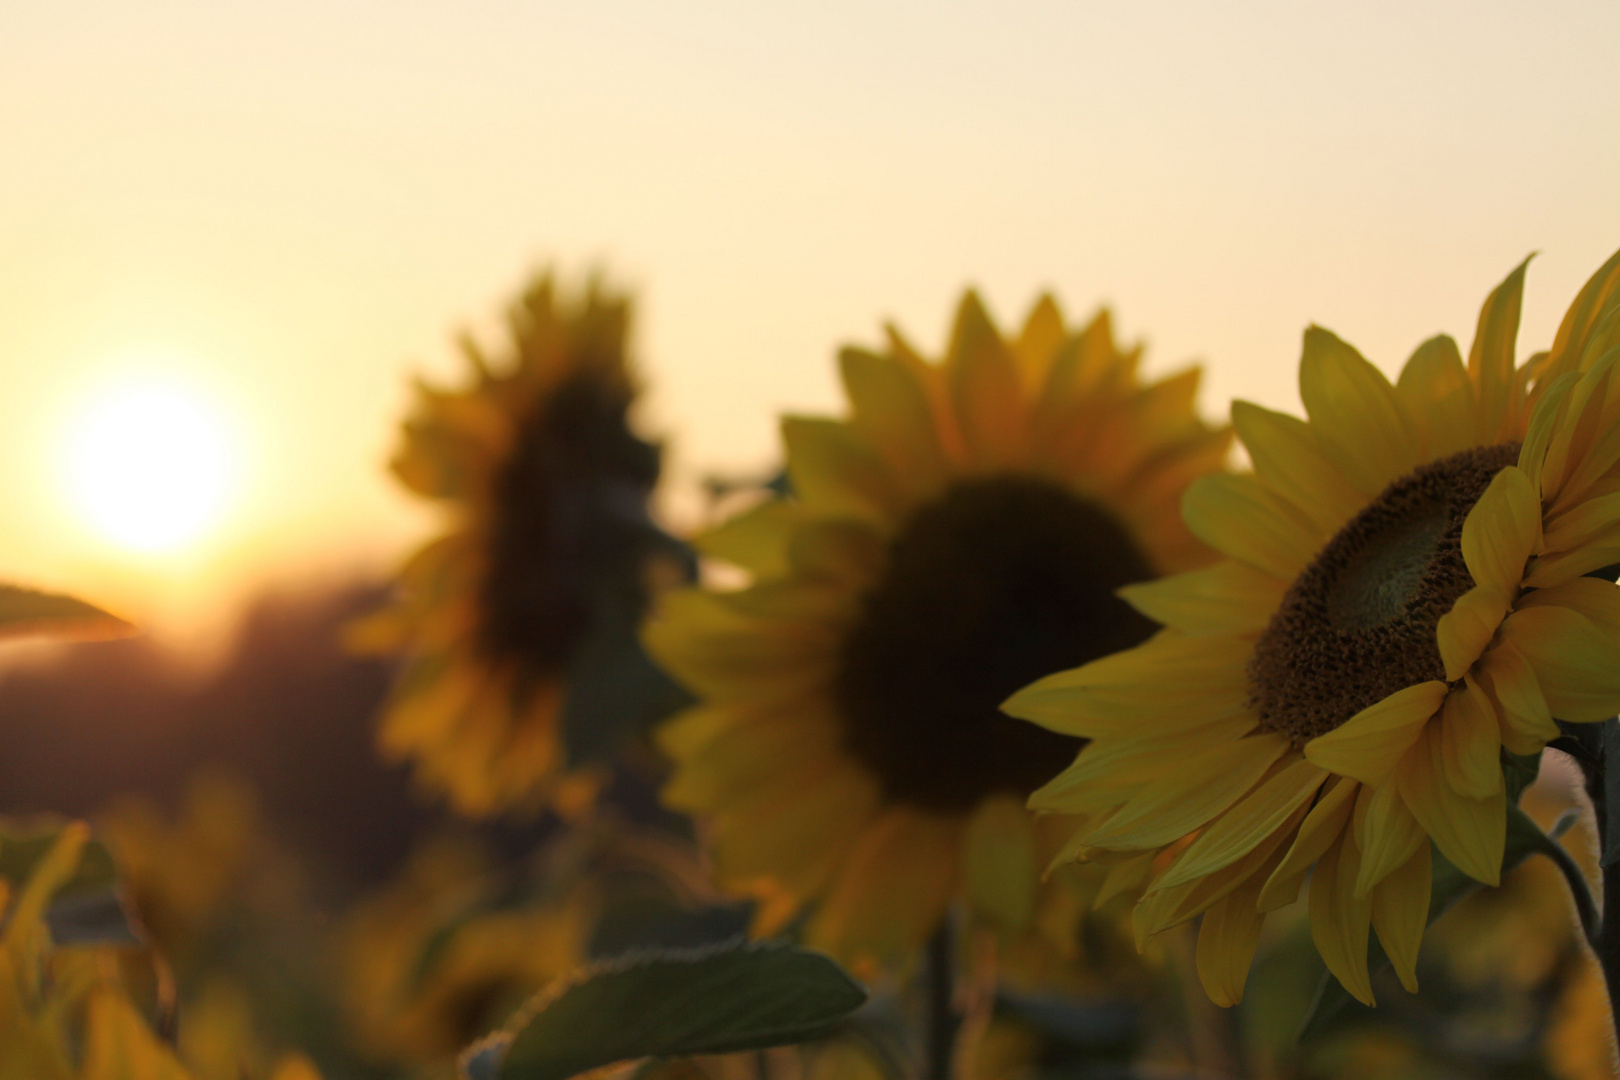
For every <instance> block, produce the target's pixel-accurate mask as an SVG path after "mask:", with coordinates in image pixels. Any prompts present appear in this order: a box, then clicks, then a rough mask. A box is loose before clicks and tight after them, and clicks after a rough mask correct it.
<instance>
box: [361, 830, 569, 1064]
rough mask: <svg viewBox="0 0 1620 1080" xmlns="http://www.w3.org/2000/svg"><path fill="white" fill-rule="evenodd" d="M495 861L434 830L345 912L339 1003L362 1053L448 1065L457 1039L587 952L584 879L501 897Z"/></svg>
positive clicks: (494, 1021)
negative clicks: (384, 882) (519, 902)
mask: <svg viewBox="0 0 1620 1080" xmlns="http://www.w3.org/2000/svg"><path fill="white" fill-rule="evenodd" d="M490 871H491V866H490V862H489V860H488V858H487V857H486V855H485V853H484V852H483V851H482V850H481V849H480V848H479V847H478V846H477V845H476V844H473V843H469V842H468V841H467V839H466V838H464V837H455V838H449V837H446V838H443V839H437V840H434V841H432V842H430V843H429V844H427V845H425V846H424V847H423V848H421V849H420V850H418V851H417V852H415V853H414V854H413V856H412V858H411V860H410V863H409V865H408V866H407V867H406V868H405V871H404V873H403V874H402V875H401V876H400V878H399V879H398V880H397V881H395V882H393V883H391V884H390V885H389V886H388V887H387V888H385V889H384V890H382V891H380V892H378V893H377V894H375V895H373V896H371V897H368V898H367V899H366V900H365V901H363V902H362V903H360V904H359V905H357V906H356V907H355V909H354V910H353V912H352V913H351V914H350V915H349V917H348V919H347V920H346V924H345V927H344V931H343V934H342V970H343V982H344V998H345V1006H346V1009H345V1011H346V1013H347V1018H348V1029H349V1034H350V1036H351V1038H352V1039H353V1040H354V1041H355V1042H356V1044H357V1046H356V1049H358V1050H359V1051H360V1052H361V1054H362V1055H363V1056H364V1057H365V1058H367V1059H369V1060H372V1061H377V1062H388V1063H393V1064H400V1065H406V1066H410V1067H411V1068H412V1069H413V1075H416V1072H417V1071H419V1072H420V1073H421V1075H423V1076H437V1075H441V1074H442V1075H444V1076H452V1075H455V1058H456V1055H457V1054H458V1053H460V1051H461V1050H462V1049H463V1048H464V1047H466V1046H467V1045H468V1044H470V1043H472V1042H473V1041H474V1040H475V1039H477V1038H479V1037H480V1036H482V1035H484V1034H486V1033H487V1032H489V1031H490V1030H492V1029H493V1028H495V1027H497V1026H499V1025H500V1024H501V1023H502V1022H503V1021H504V1020H505V1019H506V1018H507V1016H508V1015H509V1014H510V1013H511V1012H512V1011H513V1010H514V1009H515V1008H517V1007H518V1006H519V1005H521V1004H522V1003H523V1001H524V1000H525V999H527V998H528V997H529V996H530V995H532V994H533V993H535V992H536V991H538V990H540V989H542V988H544V987H545V986H547V985H548V984H550V983H551V982H552V981H553V980H555V979H558V978H561V977H562V976H564V975H566V974H568V973H569V972H570V971H572V970H573V969H574V968H575V967H577V966H578V965H579V964H581V963H582V962H583V961H584V959H585V944H586V940H587V937H588V933H589V929H590V920H591V916H592V912H591V906H590V904H589V903H588V901H587V899H586V896H585V891H584V890H571V891H570V892H568V893H567V894H566V895H564V896H562V897H560V898H559V899H556V900H554V901H552V902H550V903H546V904H540V905H534V906H522V907H515V908H502V907H499V906H498V904H497V901H498V900H499V899H500V897H499V896H498V895H497V893H498V892H499V889H498V888H497V886H496V882H495V879H494V878H493V877H492V876H491V872H490Z"/></svg>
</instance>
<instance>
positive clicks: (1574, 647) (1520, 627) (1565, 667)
mask: <svg viewBox="0 0 1620 1080" xmlns="http://www.w3.org/2000/svg"><path fill="white" fill-rule="evenodd" d="M1502 639H1503V640H1504V641H1506V642H1508V643H1509V644H1510V645H1512V646H1513V647H1514V648H1515V649H1517V650H1518V651H1519V653H1520V654H1521V655H1523V656H1524V658H1525V659H1526V660H1527V661H1529V663H1530V667H1531V669H1532V670H1533V671H1534V672H1535V673H1536V683H1537V684H1538V685H1539V686H1540V687H1541V692H1542V694H1543V696H1545V698H1546V699H1547V706H1548V707H1549V708H1550V709H1551V710H1552V714H1553V715H1554V716H1556V717H1557V718H1558V719H1560V720H1567V721H1570V722H1573V723H1586V722H1593V723H1595V722H1597V721H1599V720H1606V719H1608V718H1609V717H1611V716H1613V715H1614V714H1615V713H1616V711H1620V642H1617V641H1616V640H1615V638H1614V637H1612V636H1611V635H1609V634H1606V633H1604V632H1603V631H1602V629H1600V628H1599V627H1598V626H1597V625H1596V624H1595V623H1593V622H1592V620H1591V619H1588V618H1587V617H1586V616H1585V615H1582V614H1581V613H1580V612H1578V611H1574V610H1572V609H1570V608H1565V607H1553V606H1550V605H1548V606H1537V607H1526V608H1525V609H1524V610H1523V611H1515V612H1514V613H1513V614H1512V615H1509V616H1508V617H1507V620H1506V621H1505V622H1504V623H1503V624H1502Z"/></svg>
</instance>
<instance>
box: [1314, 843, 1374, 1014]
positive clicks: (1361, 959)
mask: <svg viewBox="0 0 1620 1080" xmlns="http://www.w3.org/2000/svg"><path fill="white" fill-rule="evenodd" d="M1360 869H1361V853H1360V852H1359V851H1357V850H1356V840H1355V835H1354V834H1353V832H1352V831H1351V830H1348V829H1346V830H1344V831H1343V832H1341V833H1340V834H1339V837H1338V839H1337V841H1336V842H1335V843H1334V844H1333V845H1332V846H1331V847H1329V848H1328V849H1327V851H1325V852H1323V853H1322V857H1321V858H1320V859H1318V860H1317V861H1316V874H1315V876H1313V877H1312V878H1311V900H1310V918H1311V939H1312V940H1313V941H1315V942H1316V951H1317V952H1319V953H1321V954H1322V962H1323V963H1324V964H1326V965H1327V968H1328V970H1329V971H1331V972H1333V975H1334V977H1335V978H1337V979H1338V980H1339V982H1340V983H1341V984H1343V986H1344V988H1345V989H1346V990H1348V991H1350V993H1351V994H1352V995H1353V996H1354V997H1355V999H1356V1000H1357V1001H1359V1002H1361V1003H1362V1004H1363V1005H1371V1004H1373V992H1372V980H1371V978H1370V977H1369V975H1368V972H1367V931H1368V929H1369V928H1370V927H1371V925H1372V898H1371V897H1358V896H1357V895H1356V875H1357V874H1358V873H1359V872H1360Z"/></svg>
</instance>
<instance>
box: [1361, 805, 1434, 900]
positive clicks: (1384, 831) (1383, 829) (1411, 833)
mask: <svg viewBox="0 0 1620 1080" xmlns="http://www.w3.org/2000/svg"><path fill="white" fill-rule="evenodd" d="M1353 820H1354V825H1355V833H1356V847H1357V849H1358V850H1359V851H1360V852H1361V869H1360V871H1359V872H1358V873H1357V874H1356V895H1357V896H1366V895H1367V894H1368V893H1369V892H1371V891H1372V889H1373V886H1375V885H1377V884H1378V883H1379V882H1381V881H1383V880H1384V879H1385V878H1386V877H1388V876H1389V875H1390V874H1392V873H1394V872H1395V871H1396V870H1399V869H1400V868H1401V867H1402V866H1404V865H1405V864H1406V862H1407V860H1409V859H1410V858H1411V857H1412V853H1413V852H1415V851H1416V850H1417V849H1418V847H1419V846H1423V847H1427V846H1428V843H1429V837H1428V834H1427V833H1425V832H1424V831H1423V828H1422V826H1420V825H1419V824H1418V822H1417V818H1415V817H1413V816H1412V811H1411V810H1409V809H1407V806H1406V803H1405V802H1403V801H1402V800H1401V795H1400V792H1399V791H1398V790H1397V789H1396V785H1394V784H1392V783H1385V784H1380V785H1378V786H1377V787H1366V786H1363V787H1362V789H1361V794H1360V795H1358V796H1357V797H1356V810H1355V817H1354V819H1353Z"/></svg>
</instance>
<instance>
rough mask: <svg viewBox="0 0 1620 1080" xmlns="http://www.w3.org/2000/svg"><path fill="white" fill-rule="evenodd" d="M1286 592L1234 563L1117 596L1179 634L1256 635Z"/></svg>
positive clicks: (1150, 583)
mask: <svg viewBox="0 0 1620 1080" xmlns="http://www.w3.org/2000/svg"><path fill="white" fill-rule="evenodd" d="M1287 591H1288V585H1287V583H1286V582H1282V581H1278V580H1277V579H1276V578H1274V577H1271V576H1269V575H1267V574H1262V573H1261V572H1260V571H1258V570H1253V569H1251V568H1249V567H1247V566H1244V565H1243V564H1242V563H1239V562H1230V561H1222V562H1218V563H1216V564H1215V565H1214V566H1209V567H1205V568H1204V569H1202V570H1189V571H1187V572H1186V573H1183V574H1176V575H1174V576H1173V577H1167V578H1160V579H1159V580H1158V581H1148V582H1143V583H1142V584H1140V585H1127V586H1125V587H1124V588H1123V589H1120V590H1119V595H1120V597H1121V598H1123V599H1124V601H1125V602H1126V603H1127V604H1130V605H1131V606H1132V607H1133V608H1135V609H1136V610H1137V611H1140V612H1141V613H1142V614H1144V615H1146V616H1147V617H1148V618H1150V619H1153V620H1155V621H1156V622H1159V623H1162V624H1164V625H1165V626H1168V627H1171V628H1172V629H1175V630H1179V631H1181V632H1182V633H1184V634H1257V633H1259V632H1260V631H1261V630H1264V629H1265V628H1266V623H1268V622H1270V621H1271V616H1272V614H1273V613H1274V612H1275V611H1276V610H1277V606H1278V605H1279V604H1281V603H1282V598H1283V593H1285V592H1287Z"/></svg>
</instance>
